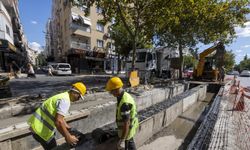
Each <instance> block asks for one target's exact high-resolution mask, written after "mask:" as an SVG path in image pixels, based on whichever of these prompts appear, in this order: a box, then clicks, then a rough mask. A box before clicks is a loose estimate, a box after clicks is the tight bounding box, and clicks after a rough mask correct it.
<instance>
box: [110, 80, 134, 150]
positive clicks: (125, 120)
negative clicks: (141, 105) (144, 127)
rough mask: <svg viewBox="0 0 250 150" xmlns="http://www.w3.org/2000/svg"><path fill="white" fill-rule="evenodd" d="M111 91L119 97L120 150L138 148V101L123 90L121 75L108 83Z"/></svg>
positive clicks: (117, 111)
mask: <svg viewBox="0 0 250 150" xmlns="http://www.w3.org/2000/svg"><path fill="white" fill-rule="evenodd" d="M106 91H109V92H110V94H112V95H113V96H114V97H116V98H117V108H116V125H117V127H118V137H119V141H118V143H117V149H118V150H136V146H135V142H134V139H133V138H134V136H135V133H136V130H137V128H138V126H139V123H138V118H137V111H136V103H135V101H134V99H133V97H132V96H131V95H130V94H128V93H127V92H125V91H124V90H123V82H122V80H121V79H120V78H119V77H112V78H110V79H109V81H108V82H107V85H106Z"/></svg>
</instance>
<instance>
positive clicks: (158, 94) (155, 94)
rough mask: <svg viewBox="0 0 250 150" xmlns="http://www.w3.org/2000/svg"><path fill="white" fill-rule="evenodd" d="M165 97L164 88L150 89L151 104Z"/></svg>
mask: <svg viewBox="0 0 250 150" xmlns="http://www.w3.org/2000/svg"><path fill="white" fill-rule="evenodd" d="M165 99H166V95H165V89H161V88H158V89H154V90H152V105H154V104H157V103H159V102H162V101H164V100H165Z"/></svg>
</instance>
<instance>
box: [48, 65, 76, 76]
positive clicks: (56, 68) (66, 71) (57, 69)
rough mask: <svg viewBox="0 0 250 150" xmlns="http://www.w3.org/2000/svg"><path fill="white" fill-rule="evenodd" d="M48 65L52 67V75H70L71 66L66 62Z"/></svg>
mask: <svg viewBox="0 0 250 150" xmlns="http://www.w3.org/2000/svg"><path fill="white" fill-rule="evenodd" d="M49 66H51V67H52V73H53V74H54V75H71V74H72V71H71V66H70V64H68V63H53V64H50V65H49Z"/></svg>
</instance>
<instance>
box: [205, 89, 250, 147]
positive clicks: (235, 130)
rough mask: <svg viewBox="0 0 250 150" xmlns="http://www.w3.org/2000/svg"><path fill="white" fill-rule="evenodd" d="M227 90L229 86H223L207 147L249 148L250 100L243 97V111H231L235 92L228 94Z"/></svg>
mask: <svg viewBox="0 0 250 150" xmlns="http://www.w3.org/2000/svg"><path fill="white" fill-rule="evenodd" d="M228 90H229V86H228V87H225V90H224V93H223V96H222V99H221V103H220V108H219V114H218V118H217V121H216V124H215V127H214V130H213V133H212V140H211V142H210V145H209V149H213V150H214V149H218V150H219V149H230V150H231V149H232V150H237V149H240V150H249V149H250V111H249V108H250V100H248V99H247V98H244V101H245V109H244V111H237V110H233V112H232V109H233V105H234V103H235V94H230V93H229V92H228ZM236 103H237V102H236ZM236 103H235V106H236ZM235 106H234V107H235Z"/></svg>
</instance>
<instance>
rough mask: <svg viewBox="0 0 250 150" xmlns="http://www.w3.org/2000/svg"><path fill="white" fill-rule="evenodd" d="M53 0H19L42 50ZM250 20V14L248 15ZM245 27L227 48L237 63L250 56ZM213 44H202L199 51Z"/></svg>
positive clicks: (249, 28)
mask: <svg viewBox="0 0 250 150" xmlns="http://www.w3.org/2000/svg"><path fill="white" fill-rule="evenodd" d="M51 1H52V0H19V12H20V18H21V23H22V25H23V28H24V33H25V35H26V37H27V39H28V41H29V45H30V46H31V48H33V49H35V50H38V51H41V50H42V48H41V46H45V33H44V31H46V29H45V28H46V23H47V20H48V18H50V16H51V6H52V3H51ZM248 18H249V20H250V15H249V16H248ZM245 25H246V27H245V28H239V27H236V32H237V36H238V38H237V39H235V40H234V42H233V43H232V44H230V45H228V46H226V49H227V50H233V53H234V54H235V56H236V63H239V62H240V61H241V60H242V59H243V58H244V56H245V55H246V54H247V55H248V57H250V21H249V22H247V23H246V24H245ZM210 46H212V45H200V46H199V47H198V48H199V52H202V51H203V50H205V49H206V48H208V47H210Z"/></svg>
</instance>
